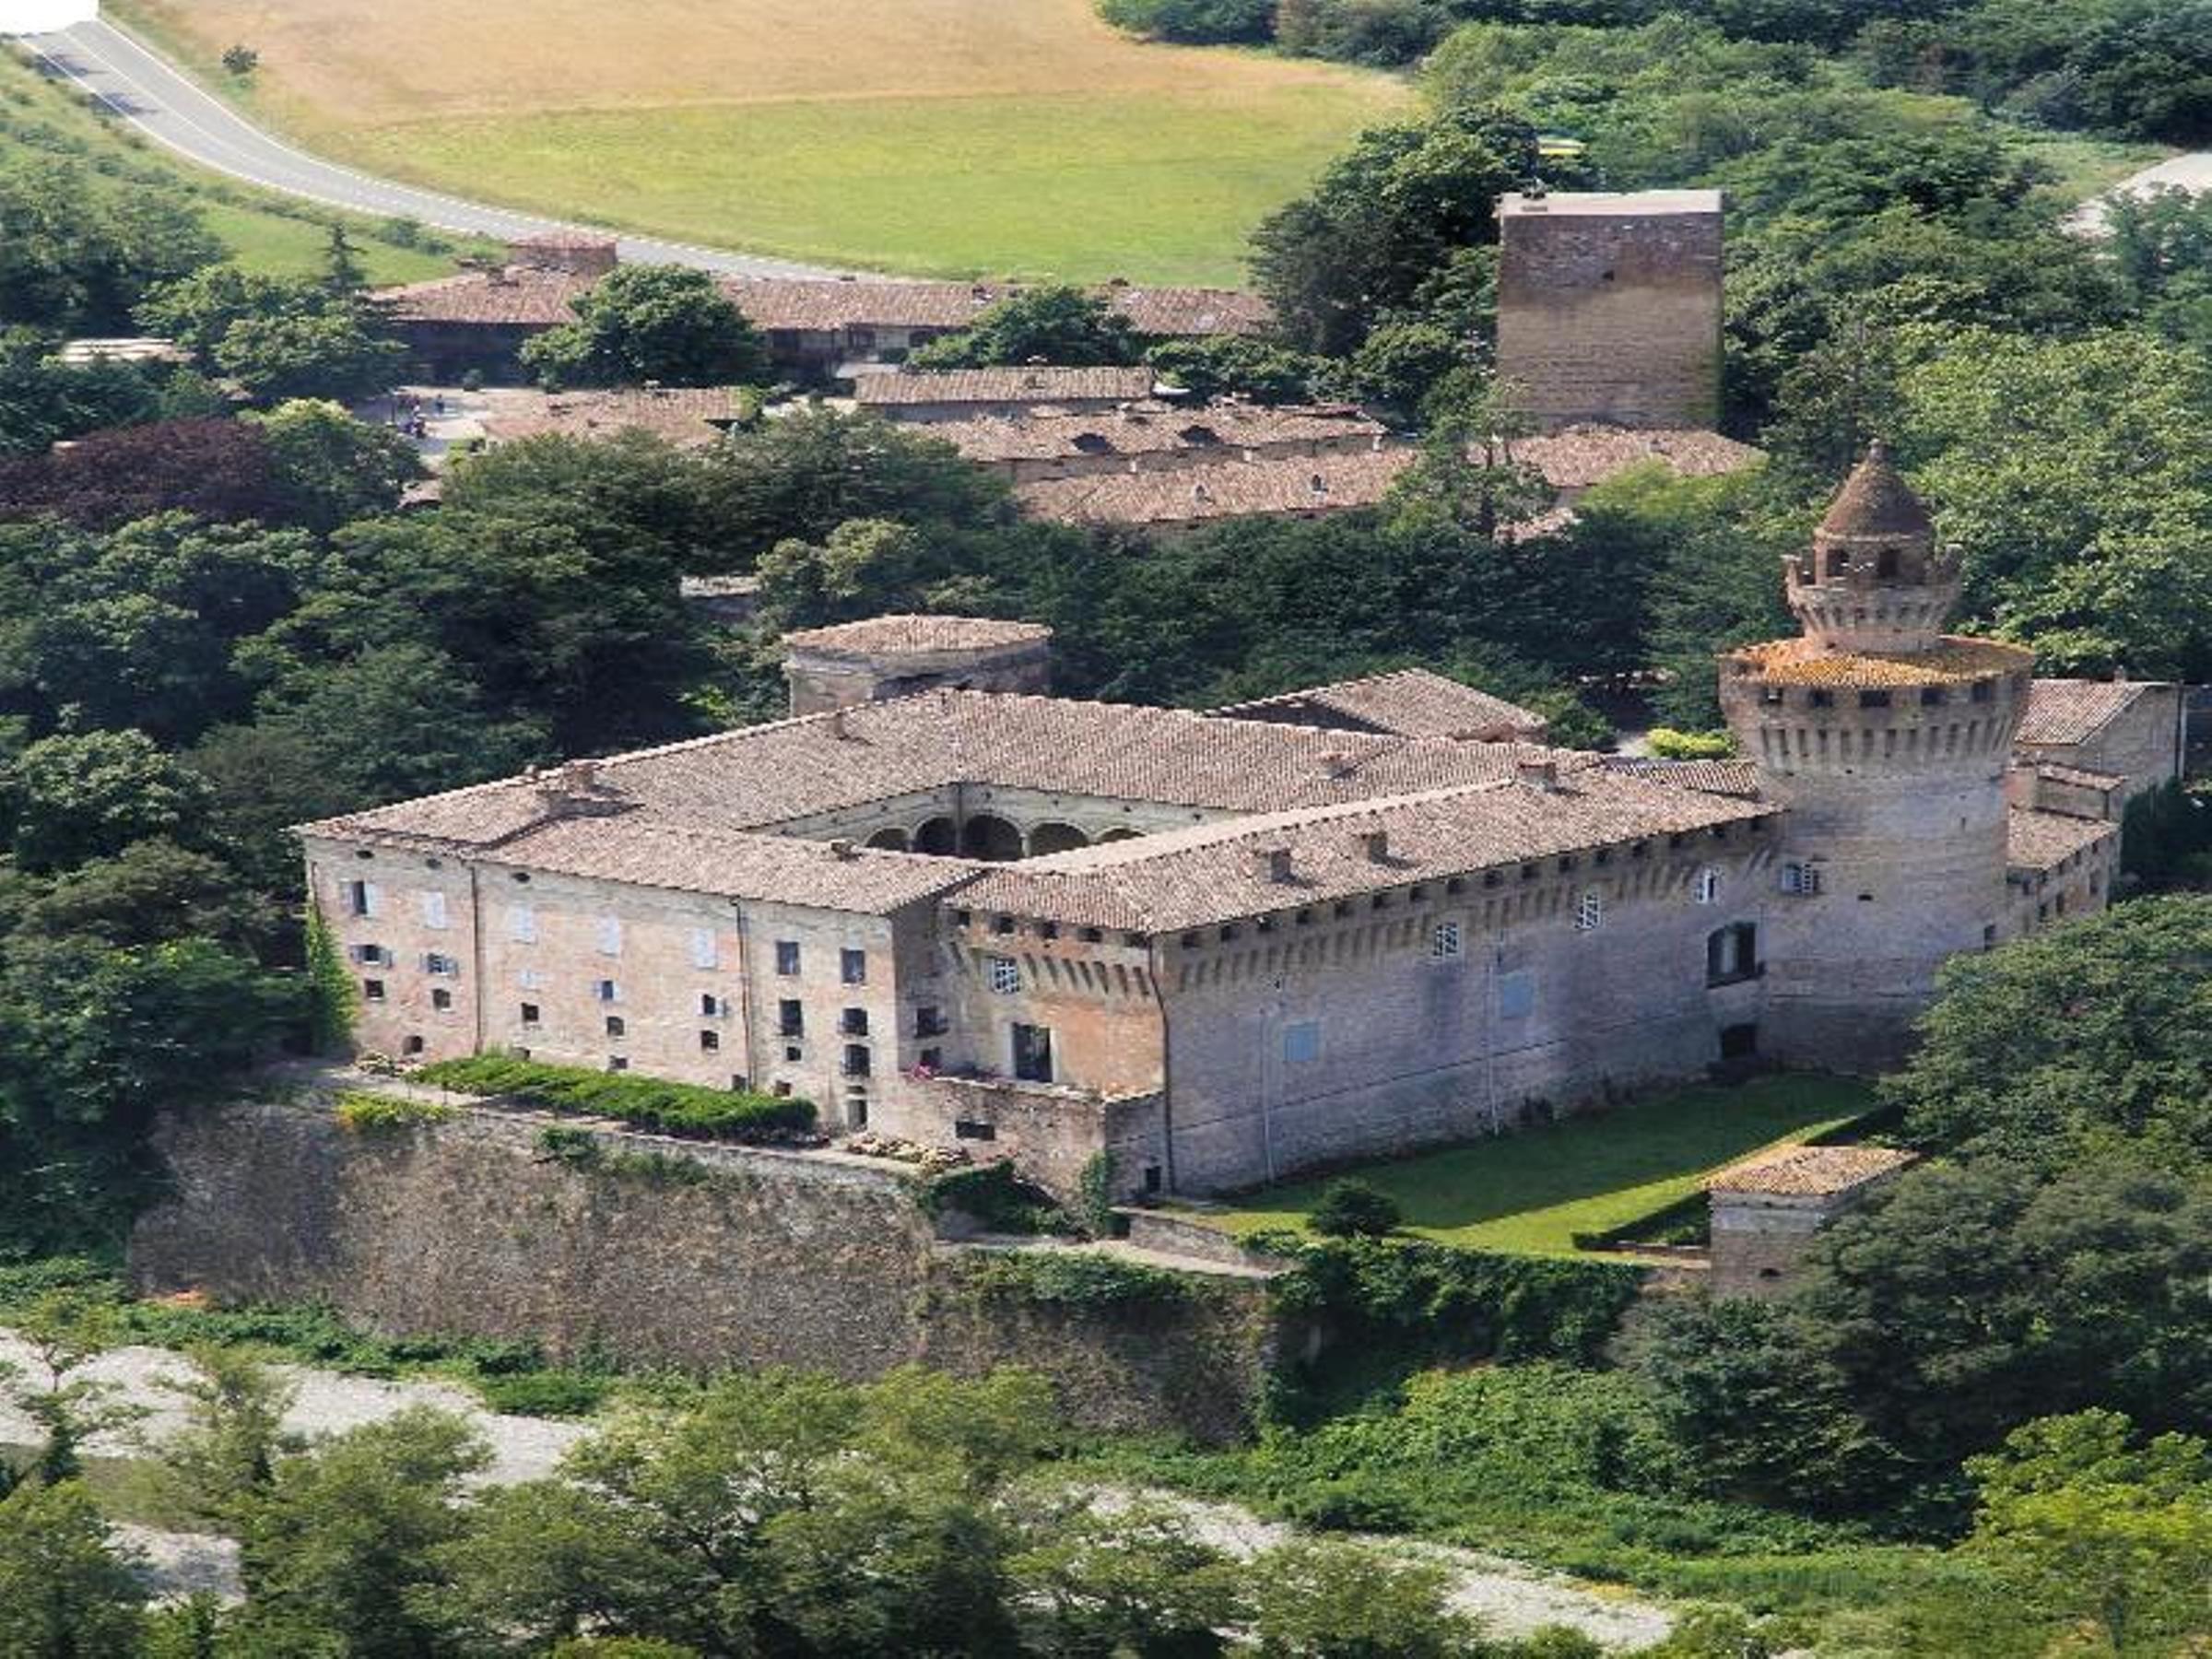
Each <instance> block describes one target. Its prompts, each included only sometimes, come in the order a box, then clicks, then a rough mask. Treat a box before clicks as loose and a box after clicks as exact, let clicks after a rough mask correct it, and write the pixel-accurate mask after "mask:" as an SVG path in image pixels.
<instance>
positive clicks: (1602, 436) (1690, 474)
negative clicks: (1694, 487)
mask: <svg viewBox="0 0 2212 1659" xmlns="http://www.w3.org/2000/svg"><path fill="white" fill-rule="evenodd" d="M1511 453H1512V458H1513V459H1514V460H1515V461H1518V462H1520V463H1521V464H1522V465H1524V466H1533V467H1535V469H1536V470H1537V471H1538V472H1540V473H1542V474H1543V475H1544V477H1545V481H1546V482H1547V483H1548V484H1550V485H1551V487H1552V488H1555V489H1583V488H1588V487H1589V486H1590V485H1593V484H1598V483H1602V482H1604V481H1605V480H1606V479H1607V478H1610V477H1613V476H1614V475H1616V474H1617V473H1622V472H1626V471H1627V470H1628V469H1629V468H1630V467H1631V466H1641V465H1643V464H1644V463H1646V462H1650V461H1659V462H1664V463H1665V465H1667V466H1669V467H1671V468H1672V469H1673V470H1674V471H1675V472H1676V473H1677V474H1678V475H1680V476H1681V477H1685V478H1705V477H1713V476H1715V475H1716V474H1721V473H1733V472H1741V471H1743V470H1744V469H1745V468H1746V467H1747V466H1755V465H1758V464H1759V462H1761V461H1764V460H1765V459H1766V452H1765V451H1764V450H1760V449H1754V448H1753V447H1752V446H1751V445H1750V444H1747V443H1738V442H1736V441H1735V439H1733V438H1724V437H1722V436H1721V435H1720V434H1719V433H1718V432H1708V431H1703V430H1700V429H1696V428H1689V427H1661V428H1656V429H1651V430H1648V431H1647V430H1641V429H1630V428H1628V427H1607V426H1571V427H1565V428H1562V429H1559V431H1556V432H1550V433H1547V434H1545V435H1544V436H1542V437H1537V438H1517V439H1515V440H1513V441H1512V445H1511Z"/></svg>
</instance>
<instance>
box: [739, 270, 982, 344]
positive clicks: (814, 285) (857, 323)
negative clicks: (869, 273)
mask: <svg viewBox="0 0 2212 1659" xmlns="http://www.w3.org/2000/svg"><path fill="white" fill-rule="evenodd" d="M717 286H718V287H719V288H721V289H722V291H723V292H724V294H727V295H728V296H729V297H730V300H731V301H732V302H733V303H734V304H735V306H736V307H737V309H738V310H739V311H741V312H744V313H745V314H746V315H747V317H748V318H750V319H751V320H752V324H753V326H754V327H756V328H762V329H768V328H790V329H799V330H803V331H806V332H812V333H824V332H828V331H830V330H833V329H844V328H945V329H954V328H965V327H967V326H968V325H969V324H971V323H972V322H974V321H975V319H976V317H977V316H978V314H980V313H981V312H984V311H987V310H989V309H990V308H991V307H992V306H994V305H995V304H996V303H997V302H998V301H999V300H1004V299H1005V298H1006V296H1007V295H1009V294H1011V293H1015V292H1017V291H1018V290H1017V289H1015V288H1009V287H1007V286H1006V285H1004V284H994V283H987V282H889V281H875V280H870V279H867V278H865V277H855V278H854V279H853V280H852V281H845V280H842V279H840V278H834V277H832V278H826V279H819V280H808V279H804V278H791V277H723V278H722V279H721V280H720V282H719V283H718V284H717Z"/></svg>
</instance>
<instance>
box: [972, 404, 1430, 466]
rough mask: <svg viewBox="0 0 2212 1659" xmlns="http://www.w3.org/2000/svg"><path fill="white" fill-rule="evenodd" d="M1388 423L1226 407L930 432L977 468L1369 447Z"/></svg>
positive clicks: (1033, 416)
mask: <svg viewBox="0 0 2212 1659" xmlns="http://www.w3.org/2000/svg"><path fill="white" fill-rule="evenodd" d="M1385 435H1386V434H1385V430H1384V428H1383V426H1382V423H1381V422H1380V421H1376V420H1371V419H1369V418H1367V417H1366V416H1365V415H1362V414H1361V413H1360V412H1359V410H1357V409H1355V408H1351V407H1348V406H1336V407H1300V406H1282V407H1275V408H1270V407H1266V406H1262V405H1258V404H1234V403H1218V404H1211V405H1208V406H1206V407H1205V408H1203V409H1184V408H1178V407H1176V406H1174V405H1172V404H1164V403H1153V402H1147V403H1141V404H1134V405H1131V406H1128V407H1126V408H1119V409H1100V410H1098V411H1096V412H1095V413H1092V414H1088V415H1077V414H1068V413H1053V414H1041V413H1038V412H1035V411H1031V412H1030V413H1027V414H1020V415H987V416H981V417H978V418H975V419H972V420H947V421H943V422H940V423H939V424H938V425H936V426H935V427H933V428H932V429H930V436H931V437H933V438H942V439H943V440H944V441H946V442H947V443H949V444H951V445H953V446H954V447H955V448H956V449H958V450H959V452H960V453H961V454H963V455H965V456H967V457H968V459H970V460H971V461H982V462H991V461H1055V460H1062V459H1074V458H1076V457H1079V456H1087V455H1100V454H1114V455H1155V454H1163V453H1176V454H1214V453H1222V452H1234V451H1239V450H1245V449H1254V448H1258V447H1260V446H1263V445H1265V444H1271V443H1330V442H1335V443H1367V444H1371V443H1373V442H1375V441H1379V440H1381V439H1382V438H1383V437H1384V436H1385Z"/></svg>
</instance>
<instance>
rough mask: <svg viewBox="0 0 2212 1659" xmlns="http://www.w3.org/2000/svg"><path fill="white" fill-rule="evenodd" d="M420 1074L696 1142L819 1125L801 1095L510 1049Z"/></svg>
mask: <svg viewBox="0 0 2212 1659" xmlns="http://www.w3.org/2000/svg"><path fill="white" fill-rule="evenodd" d="M416 1076H417V1077H419V1078H421V1079H422V1081H424V1082H426V1083H435V1084H437V1085H439V1086H440V1087H441V1088H451V1089H454V1090H456V1091H458V1092H459V1093H462V1094H472V1095H504V1096H506V1097H508V1098H509V1099H511V1100H519V1101H521V1102H523V1103H524V1104H525V1105H530V1106H535V1107H537V1108H539V1109H541V1110H542V1111H546V1112H571V1113H575V1114H578V1115H590V1116H594V1117H608V1118H615V1119H618V1120H619V1121H620V1122H622V1123H625V1124H634V1125H636V1126H637V1127H639V1128H642V1129H653V1130H657V1131H659V1132H660V1133H661V1134H664V1135H682V1136H685V1137H688V1138H690V1139H695V1140H723V1141H757V1140H765V1139H769V1138H771V1137H773V1136H775V1135H785V1134H793V1133H796V1132H799V1131H803V1130H806V1129H811V1128H813V1127H814V1103H813V1102H812V1101H811V1100H799V1099H798V1098H796V1097H795V1096H786V1095H764V1094H753V1093H744V1092H739V1091H737V1090H734V1089H721V1088H701V1087H700V1086H699V1085H698V1084H694V1083H669V1082H665V1081H663V1080H662V1079H660V1078H657V1077H629V1076H628V1075H624V1074H617V1073H610V1072H595V1071H586V1070H584V1069H583V1068H582V1066H575V1065H546V1064H544V1063H543V1062H541V1061H535V1060H516V1059H512V1058H510V1057H508V1056H506V1055H503V1054H474V1055H471V1056H469V1057H468V1058H467V1059H465V1060H441V1061H439V1062H438V1063H437V1064H435V1065H426V1066H424V1067H423V1068H422V1069H421V1070H420V1071H419V1072H418V1073H417V1074H416ZM540 1145H541V1146H543V1145H544V1143H543V1142H541V1143H540ZM548 1149H549V1148H548Z"/></svg>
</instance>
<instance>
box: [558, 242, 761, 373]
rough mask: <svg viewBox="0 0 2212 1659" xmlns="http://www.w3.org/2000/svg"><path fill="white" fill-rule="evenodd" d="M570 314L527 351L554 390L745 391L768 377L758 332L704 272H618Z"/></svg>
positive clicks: (632, 268) (667, 268)
mask: <svg viewBox="0 0 2212 1659" xmlns="http://www.w3.org/2000/svg"><path fill="white" fill-rule="evenodd" d="M571 309H573V310H574V312H575V313H576V317H575V321H573V322H571V323H564V324H561V325H560V326H559V328H555V329H550V330H548V331H547V332H546V333H545V334H542V335H538V336H537V337H536V338H535V339H534V340H532V341H531V342H530V343H529V344H528V345H527V346H525V347H524V348H523V362H524V365H525V366H526V367H527V368H529V370H530V371H532V372H533V373H534V374H535V375H537V376H538V377H539V378H540V379H541V380H544V381H546V382H548V383H549V384H555V385H564V386H635V385H641V384H643V383H644V382H648V381H657V382H661V383H662V384H664V385H669V386H733V385H747V384H751V383H753V382H757V381H759V380H760V379H761V378H762V377H763V376H764V375H765V374H766V373H767V371H768V351H767V346H766V344H765V342H763V341H762V339H761V337H760V335H759V330H757V329H756V328H754V327H753V325H752V324H750V323H749V322H747V320H746V316H745V313H744V312H741V311H739V310H738V309H737V307H736V305H735V303H733V302H732V301H731V300H730V299H729V298H728V297H727V296H725V295H724V293H723V292H722V290H721V289H720V288H716V287H715V286H714V279H713V278H712V277H710V276H709V275H708V274H707V273H706V272H704V271H694V270H688V269H685V268H683V267H680V266H677V265H622V266H618V268H617V269H615V270H614V271H612V272H611V273H609V274H608V275H607V276H606V277H604V278H602V279H601V280H600V281H598V282H596V283H594V285H593V286H592V287H591V288H590V289H589V290H587V291H586V292H585V293H583V294H582V295H580V296H579V297H578V298H577V299H576V300H573V301H571Z"/></svg>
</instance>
